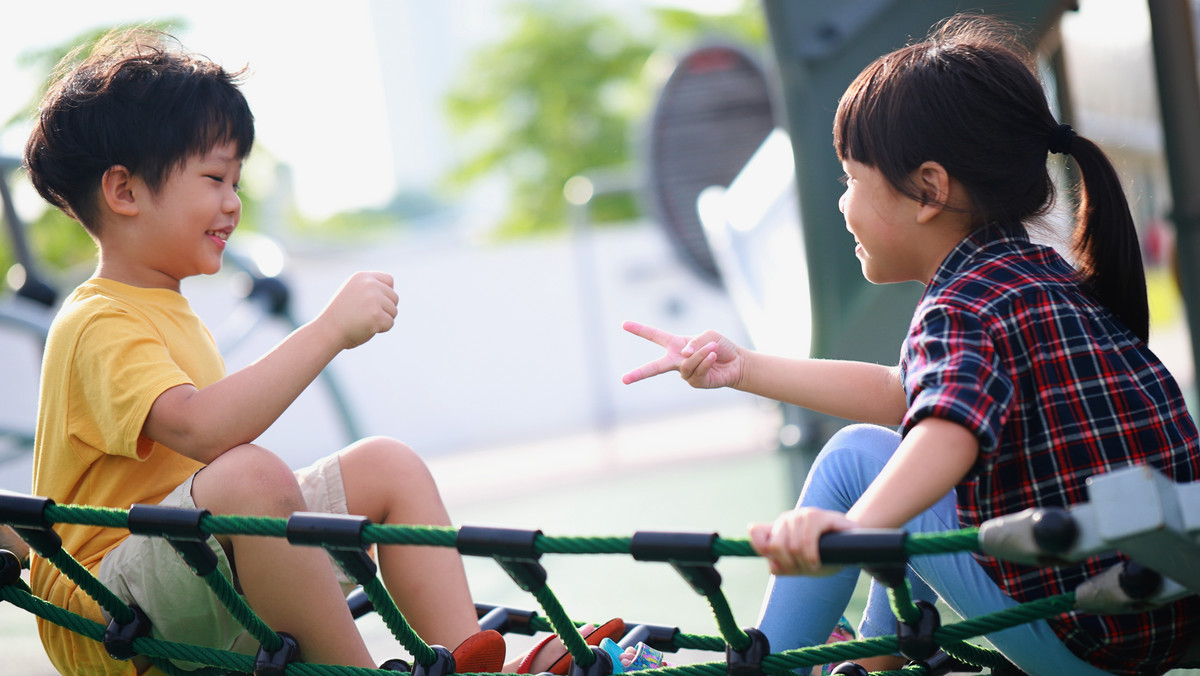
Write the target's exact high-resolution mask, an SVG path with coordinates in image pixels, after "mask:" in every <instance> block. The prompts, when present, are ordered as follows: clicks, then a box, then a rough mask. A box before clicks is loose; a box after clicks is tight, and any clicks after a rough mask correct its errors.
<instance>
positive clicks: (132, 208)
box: [100, 164, 145, 216]
mask: <svg viewBox="0 0 1200 676" xmlns="http://www.w3.org/2000/svg"><path fill="white" fill-rule="evenodd" d="M135 183H137V184H138V185H139V186H140V187H141V189H144V186H145V184H142V183H140V182H138V181H136V179H135V178H134V176H133V174H132V173H131V172H130V171H129V170H128V169H126V168H125V167H124V166H122V165H120V164H114V165H113V166H111V167H109V168H108V170H107V171H105V172H104V176H102V177H100V192H101V195H102V197H103V202H104V204H105V205H106V206H108V208H109V210H110V211H112V212H113V213H116V214H120V215H122V216H136V215H138V212H139V209H138V202H137V200H138V196H137V195H135V194H134V184H135ZM139 192H140V190H139Z"/></svg>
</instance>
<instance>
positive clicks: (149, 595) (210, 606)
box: [96, 475, 255, 654]
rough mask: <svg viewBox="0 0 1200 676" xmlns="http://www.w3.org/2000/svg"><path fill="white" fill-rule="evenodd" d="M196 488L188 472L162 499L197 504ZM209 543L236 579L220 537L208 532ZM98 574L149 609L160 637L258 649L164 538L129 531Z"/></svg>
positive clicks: (165, 503)
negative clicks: (194, 500)
mask: <svg viewBox="0 0 1200 676" xmlns="http://www.w3.org/2000/svg"><path fill="white" fill-rule="evenodd" d="M194 476H195V475H193V477H194ZM191 489H192V477H188V479H187V480H186V481H184V482H183V483H182V484H180V485H179V486H177V487H176V488H175V490H174V491H172V492H171V493H169V494H168V495H167V497H166V498H164V499H163V501H162V502H160V503H159V504H160V505H162V506H164V507H187V508H194V507H195V503H194V502H193V501H192V493H191ZM207 544H208V545H209V547H210V548H211V549H212V550H213V553H214V554H215V555H216V557H217V570H218V571H219V572H220V573H221V574H222V575H224V576H225V577H226V578H227V579H229V580H231V581H232V580H234V579H235V578H234V575H233V569H232V567H231V566H230V564H229V557H228V556H227V555H226V554H225V550H224V549H223V548H222V547H221V546H220V544H218V543H217V541H216V539H215V538H212V537H209V538H208V543H207ZM96 576H97V578H98V579H99V580H100V582H102V583H104V585H105V586H106V587H108V588H109V589H111V590H112V591H113V593H114V594H116V595H117V597H118V598H120V599H121V600H123V601H125V602H126V603H128V604H130V605H136V606H138V607H139V608H141V609H142V611H143V612H145V613H146V616H147V617H148V618H149V619H150V625H151V635H152V636H154V637H155V638H158V639H162V640H167V641H177V642H181V643H190V644H193V645H201V646H205V647H210V648H218V649H222V650H237V651H238V652H245V653H250V654H252V653H253V652H254V649H255V646H254V642H253V639H250V637H249V635H248V634H246V632H245V630H244V629H243V628H242V626H241V625H240V624H239V623H238V622H237V620H235V619H234V618H233V616H232V615H230V614H229V611H228V610H226V609H225V606H224V605H222V603H221V601H220V600H219V599H218V598H217V596H216V594H215V593H214V592H213V591H212V589H210V588H209V586H208V584H207V583H206V582H205V581H204V580H203V579H202V578H200V577H198V576H196V574H195V573H193V572H192V569H191V568H189V567H188V565H187V564H186V563H184V562H183V560H182V559H181V558H180V557H179V555H178V554H177V553H176V552H175V549H174V548H172V547H171V545H170V544H168V543H167V541H166V540H165V539H164V538H160V537H147V536H142V535H130V536H129V537H128V538H126V539H125V541H124V542H122V543H121V544H119V545H117V547H116V548H114V549H113V550H112V551H111V552H109V553H108V554H106V555H105V556H104V560H103V561H101V562H100V569H99V571H98V572H97V574H96ZM106 615H107V613H106ZM105 619H109V618H107V617H106V618H105ZM243 644H245V645H243Z"/></svg>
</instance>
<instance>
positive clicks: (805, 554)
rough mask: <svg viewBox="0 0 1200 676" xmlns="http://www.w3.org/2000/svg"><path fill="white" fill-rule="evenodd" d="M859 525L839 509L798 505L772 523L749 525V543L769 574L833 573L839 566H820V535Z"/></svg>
mask: <svg viewBox="0 0 1200 676" xmlns="http://www.w3.org/2000/svg"><path fill="white" fill-rule="evenodd" d="M859 527H861V526H860V525H859V524H858V523H856V522H854V521H851V520H850V519H848V518H846V515H845V514H842V513H841V512H831V511H829V510H825V509H817V508H815V507H800V508H798V509H794V510H791V511H787V512H784V513H783V514H780V515H779V518H777V519H775V522H774V523H754V524H750V546H751V547H753V548H754V551H756V552H758V553H759V554H761V555H762V556H764V557H765V558H766V559H767V563H768V564H769V566H770V570H771V574H772V575H808V576H824V575H832V574H834V573H835V572H837V571H838V569H839V568H840V566H822V565H821V551H820V539H821V536H822V535H824V534H825V533H829V532H832V531H843V530H851V529H853V528H859Z"/></svg>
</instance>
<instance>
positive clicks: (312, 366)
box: [142, 272, 398, 463]
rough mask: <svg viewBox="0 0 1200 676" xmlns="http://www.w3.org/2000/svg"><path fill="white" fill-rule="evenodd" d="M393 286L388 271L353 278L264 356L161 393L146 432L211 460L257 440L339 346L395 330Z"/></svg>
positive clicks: (186, 452) (191, 454) (177, 448)
mask: <svg viewBox="0 0 1200 676" xmlns="http://www.w3.org/2000/svg"><path fill="white" fill-rule="evenodd" d="M392 284H393V282H392V278H391V276H390V275H387V274H384V273H379V272H369V273H358V274H356V275H354V276H352V277H351V278H350V279H349V280H347V281H346V283H345V284H344V285H343V286H342V288H341V289H339V290H338V292H337V294H335V295H334V297H333V299H332V300H331V301H330V302H329V305H327V306H326V307H325V309H324V310H323V311H322V312H321V314H320V315H318V316H317V317H316V318H315V319H313V320H312V321H311V322H309V323H307V324H305V325H304V326H301V327H300V328H298V329H296V330H295V331H294V332H292V333H291V335H289V336H288V337H287V338H285V339H284V340H283V341H282V342H280V343H279V344H278V345H276V346H275V347H274V348H273V349H272V350H271V351H270V352H268V353H267V354H265V355H264V356H263V357H262V358H260V359H259V360H258V361H256V362H254V363H253V364H250V365H249V366H246V367H245V368H243V369H241V370H239V371H237V372H236V373H232V374H230V375H228V376H226V377H225V378H223V379H222V380H220V381H218V382H216V383H213V384H212V385H210V386H208V387H205V388H203V389H196V388H195V387H193V386H191V385H181V386H178V387H173V388H171V389H169V390H167V391H166V392H163V393H162V394H161V395H159V397H158V399H156V400H155V402H154V404H153V405H152V406H151V408H150V413H149V415H148V416H147V417H146V423H145V425H144V427H143V430H142V431H143V433H144V434H145V435H146V436H147V437H149V438H150V439H153V440H154V441H156V442H158V443H160V444H163V445H165V446H168V447H169V448H172V449H174V450H175V451H178V452H179V453H182V454H184V455H186V456H188V457H190V458H194V459H196V460H198V461H200V462H203V463H208V462H211V461H212V460H214V459H215V458H217V457H218V456H219V455H221V454H222V453H224V452H225V451H227V450H229V449H231V448H233V447H235V446H238V445H240V444H245V443H250V442H252V441H254V440H255V439H257V438H258V436H259V435H261V434H262V433H263V432H264V431H266V429H267V428H268V427H270V426H271V424H272V423H274V422H275V420H276V419H278V418H279V416H280V415H281V414H282V413H283V412H284V411H285V410H286V409H287V407H288V406H290V405H291V404H292V402H293V401H295V400H296V397H298V396H300V393H301V392H303V391H304V388H306V387H308V385H309V384H310V383H312V381H313V380H314V379H315V378H316V377H317V376H318V375H319V374H320V373H321V370H322V369H324V368H325V367H326V366H327V365H328V364H329V362H330V361H332V360H333V358H334V357H335V356H337V354H338V353H339V352H341V351H342V350H348V349H350V348H353V347H357V346H358V345H361V344H362V343H365V342H366V341H367V340H369V339H370V338H371V337H372V336H374V335H375V334H376V333H382V332H384V331H387V330H389V329H391V327H392V325H393V323H394V322H395V317H396V311H397V310H396V303H397V301H398V296H397V295H396V292H395V290H393V288H392Z"/></svg>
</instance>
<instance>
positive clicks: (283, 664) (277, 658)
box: [254, 631, 300, 676]
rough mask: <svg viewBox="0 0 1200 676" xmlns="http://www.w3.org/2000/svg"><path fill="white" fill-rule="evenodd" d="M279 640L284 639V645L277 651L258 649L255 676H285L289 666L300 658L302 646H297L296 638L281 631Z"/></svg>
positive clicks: (255, 660)
mask: <svg viewBox="0 0 1200 676" xmlns="http://www.w3.org/2000/svg"><path fill="white" fill-rule="evenodd" d="M279 638H281V639H283V643H282V644H281V645H280V646H279V647H278V648H277V649H275V650H267V649H266V648H264V647H262V646H259V647H258V654H257V655H255V656H254V676H284V674H285V673H286V670H287V665H289V664H291V663H292V662H295V661H296V659H297V658H298V657H299V656H300V646H299V645H297V644H296V639H295V637H293V636H292V635H291V634H289V633H287V632H282V631H281V632H279Z"/></svg>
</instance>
